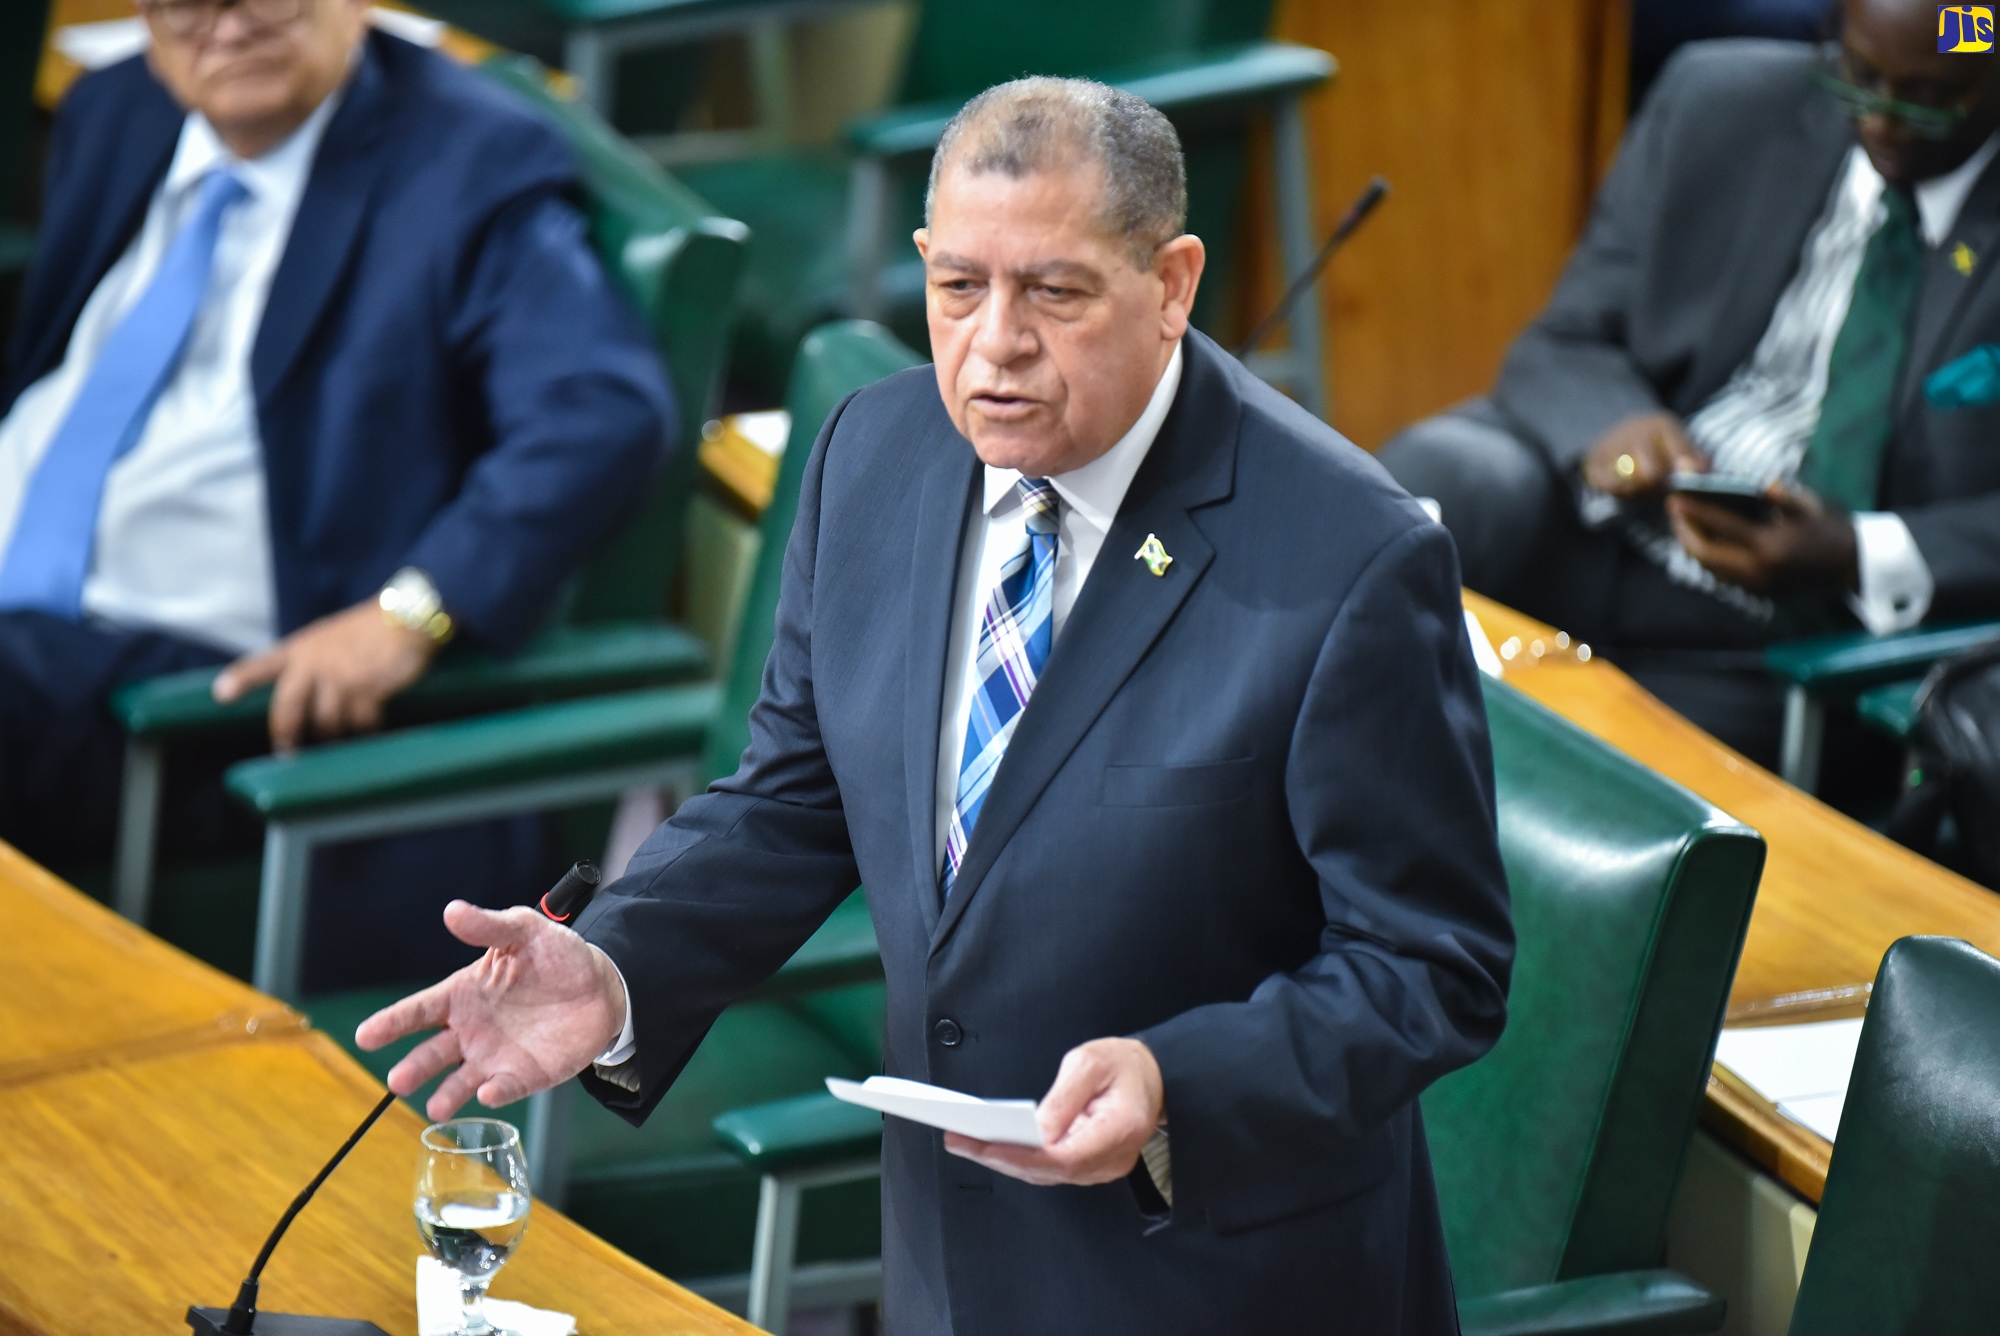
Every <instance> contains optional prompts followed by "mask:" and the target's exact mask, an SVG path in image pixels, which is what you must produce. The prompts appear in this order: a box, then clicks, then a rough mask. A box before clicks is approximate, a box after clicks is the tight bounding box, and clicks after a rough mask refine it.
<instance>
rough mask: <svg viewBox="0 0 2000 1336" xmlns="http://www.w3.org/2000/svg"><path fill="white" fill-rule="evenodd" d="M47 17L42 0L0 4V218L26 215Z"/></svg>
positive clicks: (15, 219) (6, 219)
mask: <svg viewBox="0 0 2000 1336" xmlns="http://www.w3.org/2000/svg"><path fill="white" fill-rule="evenodd" d="M48 17H49V6H48V4H47V3H46V0H13V3H11V4H7V5H0V222H20V221H23V220H25V218H26V217H27V212H28V200H29V198H30V196H31V195H32V194H33V193H34V192H33V191H32V190H30V189H29V185H28V179H27V176H28V127H29V126H30V125H32V124H33V123H34V110H35V108H34V103H35V73H36V71H37V70H38V69H40V68H41V63H42V33H43V29H44V27H45V26H46V24H47V23H48Z"/></svg>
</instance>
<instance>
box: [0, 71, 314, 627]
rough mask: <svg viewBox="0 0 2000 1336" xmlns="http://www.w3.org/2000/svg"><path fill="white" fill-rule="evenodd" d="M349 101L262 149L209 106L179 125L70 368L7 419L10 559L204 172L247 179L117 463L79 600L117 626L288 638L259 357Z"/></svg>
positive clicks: (51, 377) (1, 526)
mask: <svg viewBox="0 0 2000 1336" xmlns="http://www.w3.org/2000/svg"><path fill="white" fill-rule="evenodd" d="M339 100H340V95H339V94H338V93H337V92H336V93H335V94H334V95H333V96H331V97H328V98H327V99H326V100H325V101H324V102H322V103H321V104H320V105H319V106H318V107H317V108H316V109H315V110H314V111H313V113H312V115H311V116H309V117H308V118H307V119H306V121H305V123H304V124H303V125H301V126H300V127H299V128H298V129H297V130H295V131H293V132H292V134H291V135H290V136H289V137H288V138H287V139H285V140H284V142H282V143H280V144H279V145H278V146H277V147H275V148H273V149H271V150H270V151H269V152H267V153H265V154H264V155H262V156H261V157H257V158H251V159H242V158H238V157H237V156H236V155H235V154H233V153H231V152H230V151H229V149H228V147H227V146H226V145H224V144H223V142H222V139H221V137H220V136H218V135H217V134H216V132H215V129H214V127H213V126H211V125H210V124H209V123H208V120H207V118H206V117H204V116H203V115H201V113H199V112H194V113H190V114H189V116H188V117H187V119H186V120H185V121H183V122H182V124H181V136H180V142H179V143H178V145H177V146H176V147H175V149H174V157H173V161H172V163H171V164H170V165H169V166H168V168H167V174H166V176H165V177H164V178H163V179H162V180H161V182H160V185H159V187H158V188H157V189H156V190H155V191H154V192H153V198H152V202H151V203H150V204H149V205H148V207H147V209H146V217H145V221H144V222H143V223H142V224H141V225H140V228H139V232H138V235H136V236H135V237H133V239H132V243H131V244H130V245H129V246H127V247H126V248H125V253H124V254H123V255H122V256H120V257H119V259H118V261H117V263H115V264H113V265H112V266H111V268H110V270H109V271H108V272H107V273H106V274H105V275H104V278H103V279H102V280H101V281H100V282H99V283H98V285H97V288H96V290H95V291H93V292H92V293H91V294H90V299H89V300H88V301H87V302H85V303H84V307H83V311H82V313H81V314H80V315H79V316H78V317H77V322H76V327H75V328H74V329H73V330H72V331H71V333H70V340H69V347H68V349H67V350H66V351H65V353H64V355H63V360H62V363H61V365H59V366H58V367H56V369H55V370H53V371H51V372H49V373H48V374H47V375H46V376H43V377H42V378H41V379H40V380H38V381H36V382H35V383H34V384H33V385H31V386H29V387H28V388H27V389H26V390H25V391H23V392H22V394H21V397H20V398H19V399H17V400H16V401H15V403H14V407H13V409H12V411H10V412H9V413H8V414H7V416H6V418H5V419H4V420H0V552H4V551H5V550H6V545H7V543H8V541H9V540H10V539H11V538H12V536H13V532H14V523H15V520H16V518H17V516H18V514H19V511H20V507H21V501H22V497H23V496H24V494H25V493H26V491H27V488H28V483H29V480H30V479H31V478H32V477H33V476H34V472H35V468H36V466H37V465H38V464H39V463H40V462H41V458H42V455H43V453H44V452H45V451H46V450H47V449H48V447H49V443H50V441H52V440H53V439H54V437H55V433H56V430H57V428H59V427H60V426H61V425H62V422H63V419H64V418H65V417H66V416H68V413H69V409H70V405H71V403H72V401H74V400H75V398H76V395H77V392H78V390H79V389H81V387H82V385H83V383H84V380H85V378H86V377H88V375H89V374H90V370H91V367H92V366H93V365H94V364H95V362H96V360H97V355H98V351H99V350H100V349H101V348H102V347H103V346H104V341H105V339H106V338H107V337H108V336H109V335H110V333H111V331H112V330H113V329H114V328H115V327H116V326H117V324H118V322H119V321H120V320H121V319H122V318H123V317H124V315H125V313H126V312H127V311H129V310H130V309H131V308H132V306H133V304H134V303H135V302H137V301H138V299H139V296H140V294H142V293H143V292H144V291H145V290H146V287H147V285H148V284H150V283H151V282H152V280H153V275H154V273H155V272H156V271H157V270H158V268H159V266H160V261H161V260H162V258H163V257H164V256H165V255H166V252H167V248H168V247H169V245H171V244H172V242H173V239H174V237H175V235H176V234H177V233H178V232H179V231H180V228H181V225H182V224H183V223H185V222H186V221H187V220H188V218H190V217H191V216H192V214H193V210H194V207H195V199H196V196H197V194H198V187H199V185H200V182H201V179H202V178H203V177H204V176H206V175H207V174H208V172H209V171H210V170H212V169H214V168H217V167H226V168H228V169H229V170H231V171H233V172H234V173H235V174H236V177H237V179H238V180H240V181H241V182H242V183H243V185H244V187H245V188H246V190H247V194H246V196H245V197H244V198H243V199H242V200H241V201H239V202H238V203H236V204H235V205H233V206H232V207H231V208H229V209H228V210H227V211H226V212H225V213H224V214H223V216H222V226H221V231H220V233H219V234H218V236H217V238H216V244H215V255H214V262H213V265H212V267H211V269H210V271H209V280H208V292H207V294H206V296H204V298H203V299H202V304H201V307H200V309H199V310H198V311H197V312H196V314H195V318H194V324H193V326H192V327H191V328H190V330H189V332H188V341H187V346H186V348H185V350H184V351H183V352H182V354H181V360H180V362H179V363H178V365H177V366H176V367H175V369H174V373H173V375H172V377H171V378H170V379H169V380H168V381H167V384H166V387H165V388H164V389H163V390H162V391H161V392H160V397H159V399H158V400H157V401H155V403H154V405H153V410H152V414H151V416H149V417H148V418H147V419H146V426H145V429H144V431H143V432H142V433H141V435H140V437H139V440H138V443H137V444H136V445H134V446H133V448H132V449H131V450H130V451H129V452H127V453H126V454H125V455H124V457H122V458H121V459H119V460H118V461H117V462H115V463H114V464H113V465H112V466H111V470H110V473H109V474H108V475H107V476H106V478H105V482H104V497H103V500H102V502H101V504H100V505H99V508H98V512H97V539H96V544H95V546H94V548H93V550H92V553H91V563H90V569H89V573H88V575H87V576H86V578H85V580H84V586H83V609H84V611H85V612H86V613H87V614H89V615H91V616H93V617H98V618H102V619H103V620H105V621H108V622H112V623H114V624H116V625H119V626H133V627H147V628H152V629H157V630H163V631H170V632H172V633H174V634H176V635H180V636H184V637H186V638H188V639H190V640H198V641H202V642H205V643H207V644H211V645H214V646H216V647H218V648H221V649H225V650H229V651H232V652H236V653H243V652H247V651H250V650H256V649H261V648H263V647H264V646H266V645H269V644H270V643H271V642H272V640H273V639H274V638H275V636H276V633H277V593H276V589H275V587H274V585H273V582H272V576H271V535H270V520H269V517H268V512H267V510H266V508H265V502H264V456H263V449H262V443H261V441H260V439H259V435H258V430H257V402H256V394H255V391H254V390H253V389H252V387H251V383H250V353H251V349H252V348H253V347H254V346H255V344H256V341H257V329H258V326H259V325H260V324H261V323H262V321H263V317H264V302H265V298H266V297H267V296H268V295H269V294H270V290H271V278H272V275H273V274H274V273H276V271H277V268H278V260H279V258H280V257H281V256H282V255H283V254H284V251H285V243H286V241H287V240H288V239H289V238H290V236H291V231H292V218H293V216H294V215H295V214H296V213H297V212H298V207H299V199H300V197H301V196H302V195H303V194H304V193H305V187H306V179H307V177H308V176H310V175H311V172H312V163H313V157H314V155H315V154H316V153H317V152H318V151H319V143H320V139H321V137H322V136H323V135H324V134H325V132H326V124H327V121H328V120H329V119H331V117H332V115H333V112H334V108H335V105H336V104H337V103H338V102H339Z"/></svg>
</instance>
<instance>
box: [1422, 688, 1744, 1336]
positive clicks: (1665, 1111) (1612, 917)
mask: <svg viewBox="0 0 2000 1336" xmlns="http://www.w3.org/2000/svg"><path fill="white" fill-rule="evenodd" d="M1486 708H1487V719H1488V721H1489V723H1490V724H1491V727H1492V730H1493V753H1494V770H1495V774H1496V778H1497V781H1498V792H1499V816H1500V847H1501V854H1502V857H1503V858H1504V859H1505V861H1506V865H1507V877H1508V882H1509V885H1510V886H1511V888H1512V890H1513V905H1514V923H1515V931H1516V934H1517V937H1518V940H1519V954H1518V956H1517V958H1516V961H1515V966H1514V977H1513V985H1512V989H1511V992H1510V994H1509V997H1508V1003H1507V1029H1506V1031H1505V1033H1503V1034H1502V1035H1501V1037H1500V1042H1499V1043H1498V1044H1497V1045H1495V1046H1494V1049H1493V1051H1492V1052H1491V1053H1489V1054H1487V1056H1486V1057H1485V1058H1483V1059H1481V1060H1480V1061H1479V1062H1477V1063H1474V1064H1473V1065H1472V1066H1471V1067H1468V1068H1466V1069H1464V1070H1462V1071H1459V1072H1455V1073H1453V1074H1452V1075H1450V1076H1447V1077H1445V1078H1444V1079H1443V1080H1442V1081H1439V1082H1438V1083H1437V1084H1436V1085H1435V1086H1433V1087H1432V1088H1431V1089H1430V1090H1429V1091H1428V1092H1426V1094H1425V1095H1424V1118H1425V1123H1426V1127H1427V1129H1428V1132H1429V1135H1430V1144H1431V1157H1432V1162H1433V1164H1434V1166H1435V1169H1436V1173H1437V1181H1438V1197H1439V1201H1440V1203H1441V1204H1442V1206H1443V1210H1444V1222H1445V1236H1446V1240H1447V1243H1448V1245H1449V1248H1450V1252H1451V1263H1452V1275H1453V1279H1454V1281H1455V1283H1456V1285H1457V1287H1458V1296H1459V1314H1460V1319H1461V1322H1462V1324H1463V1326H1464V1329H1465V1330H1466V1331H1467V1332H1468V1333H1482V1334H1484V1336H1498V1334H1499V1333H1528V1332H1582V1331H1592V1332H1687V1331H1712V1330H1714V1329H1715V1328H1716V1327H1717V1326H1719V1325H1720V1324H1721V1320H1722V1303H1721V1301H1720V1300H1719V1299H1717V1298H1716V1297H1715V1296H1713V1295H1711V1294H1709V1293H1707V1292H1706V1291H1705V1290H1703V1289H1701V1287H1699V1286H1698V1285H1696V1284H1694V1283H1693V1282H1692V1281H1689V1280H1686V1279H1684V1278H1682V1277H1679V1276H1676V1275H1674V1274H1673V1273H1671V1272H1665V1271H1661V1270H1659V1269H1658V1267H1659V1264H1660V1258H1661V1253H1662V1248H1663V1246H1664V1240H1665V1236H1666V1221H1667V1211H1668V1207H1669V1205H1670V1203H1671V1202H1672V1200H1673V1195H1674V1188H1675V1184H1676V1182H1677V1181H1678V1179H1679V1175H1680V1166H1681V1161H1682V1158H1683V1156H1684V1154H1685V1153H1686V1150H1687V1146H1688V1141H1689V1139H1690V1137H1691V1136H1692V1135H1693V1133H1694V1126H1695V1117H1696V1114H1697V1112H1698V1111H1699V1109H1700V1106H1701V1099H1702V1092H1703V1090H1704V1088H1705V1087H1706V1085H1707V1081H1708V1068H1709V1061H1710V1057H1711V1055H1712V1054H1713V1053H1714V1050H1715V1039H1716V1034H1717V1032H1718V1031H1719V1030H1720V1028H1721V1025H1722V1015H1723V1011H1724V1008H1725V1007H1726V1006H1727V1004H1728V1000H1729V986H1730V981H1731V979H1732V978H1733V977H1734V976H1735V973H1736V960H1737V956H1738V954H1739V953H1740V951H1741V950H1742V945H1743V934H1744V931H1745V929H1746V928H1747V927H1748V925H1749V921H1750V908H1751V904H1752V901H1753V900H1754V898H1755V895H1756V889H1757V880H1758V877H1759V876H1760V874H1761V872H1762V869H1763V863H1764V842H1763V840H1762V839H1761V838H1760V837H1759V836H1758V835H1757V834H1756V833H1755V832H1753V831H1750V830H1747V829H1745V828H1744V827H1743V826H1741V825H1739V824H1737V823H1736V822H1734V821H1733V820H1731V819H1730V818H1729V817H1727V816H1725V815H1723V814H1722V813H1721V812H1719V811H1717V810H1715V809H1714V808H1712V807H1710V806H1709V805H1708V804H1706V803H1704V802H1702V801H1701V800H1700V799H1698V798H1696V797H1695V796H1694V795H1693V794H1691V793H1688V792H1687V791H1686V790H1685V789H1682V788H1680V787H1679V786H1677V785H1675V784H1673V783H1671V782H1669V781H1667V780H1666V779H1664V778H1662V777H1661V776H1659V775H1657V774H1655V773H1653V772H1652V771H1650V770H1647V769H1646V768H1644V767H1643V766H1640V765H1638V764H1637V763H1635V762H1633V761H1632V760H1630V759H1629V758H1627V757H1626V756H1624V755H1622V754H1621V753H1619V752H1617V751H1615V750H1614V749H1613V748H1611V747H1609V746H1607V745H1605V744H1604V743H1603V742H1600V741H1599V740H1597V739H1596V738H1594V737H1591V736H1590V735H1589V734H1587V733H1585V732H1583V730H1581V729H1579V728H1577V727H1576V726H1575V725H1573V724H1570V723H1568V722H1567V721H1565V720H1563V719H1560V718H1558V717H1557V716H1556V715H1554V714H1553V713H1551V712H1550V711H1548V710H1546V709H1544V708H1543V707H1542V706H1540V705H1537V704H1535V703H1534V702H1532V701H1530V700H1528V699H1527V698H1526V697H1525V696H1522V695H1520V694H1519V693H1518V692H1516V691H1515V690H1514V689H1512V688H1511V687H1508V686H1506V685H1504V684H1502V683H1498V682H1489V683H1488V684H1487V688H1486Z"/></svg>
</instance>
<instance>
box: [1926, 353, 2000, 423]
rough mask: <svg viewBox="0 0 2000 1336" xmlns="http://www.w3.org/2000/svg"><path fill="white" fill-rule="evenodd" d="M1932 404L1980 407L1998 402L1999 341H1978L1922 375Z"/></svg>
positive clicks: (1999, 386)
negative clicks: (1961, 354) (1976, 345)
mask: <svg viewBox="0 0 2000 1336" xmlns="http://www.w3.org/2000/svg"><path fill="white" fill-rule="evenodd" d="M1924 397H1925V398H1926V399H1929V400H1930V401H1931V405H1932V407H1934V408H1984V407H1986V405H1988V404H1995V403H2000V343H1982V344H1980V345H1979V346H1978V347H1977V348H1974V349H1973V350H1972V351H1971V352H1969V353H1967V354H1966V355H1965V356H1963V357H1960V358H1955V359H1954V360H1952V361H1949V362H1946V363H1945V364H1944V365H1943V366H1941V367H1939V368H1938V369H1937V370H1935V371H1933V372H1931V374H1930V375H1928V376H1926V377H1924Z"/></svg>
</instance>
